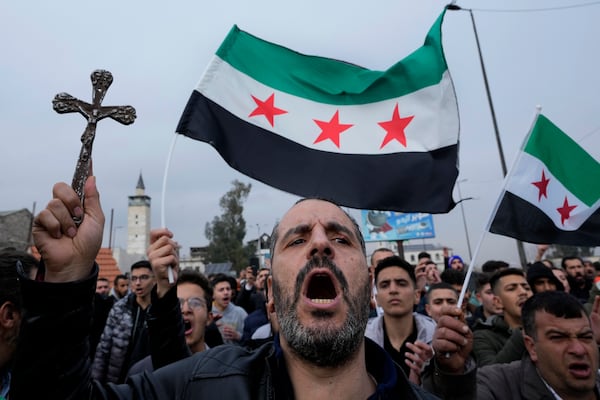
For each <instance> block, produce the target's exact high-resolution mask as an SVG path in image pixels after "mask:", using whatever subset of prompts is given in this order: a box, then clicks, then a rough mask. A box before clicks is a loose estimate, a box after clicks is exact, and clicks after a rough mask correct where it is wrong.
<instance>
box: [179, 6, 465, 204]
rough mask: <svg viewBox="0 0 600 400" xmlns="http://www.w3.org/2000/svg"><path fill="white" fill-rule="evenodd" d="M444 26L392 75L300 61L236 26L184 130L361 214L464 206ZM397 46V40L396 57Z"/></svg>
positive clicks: (232, 158)
mask: <svg viewBox="0 0 600 400" xmlns="http://www.w3.org/2000/svg"><path fill="white" fill-rule="evenodd" d="M443 17H444V13H442V14H441V15H440V16H439V18H438V19H437V21H436V22H435V24H434V25H433V26H432V27H431V29H430V31H429V33H428V34H427V37H426V39H425V44H424V45H423V46H422V47H421V48H419V49H418V50H416V51H415V52H413V53H412V54H410V55H409V56H408V57H406V58H405V59H403V60H401V61H400V62H398V63H397V64H395V65H393V66H392V67H390V68H389V69H388V70H386V71H373V70H368V69H365V68H362V67H359V66H356V65H353V64H349V63H345V62H341V61H337V60H333V59H328V58H323V57H316V56H308V55H303V54H299V53H297V52H294V51H292V50H290V49H287V48H284V47H281V46H279V45H276V44H273V43H269V42H266V41H264V40H261V39H259V38H257V37H254V36H252V35H250V34H249V33H246V32H244V31H242V30H240V29H238V27H237V26H234V27H233V28H232V29H231V31H230V32H229V34H228V36H227V37H226V38H225V40H224V41H223V43H222V44H221V46H220V47H219V49H218V50H217V52H216V55H215V56H214V59H213V60H212V61H211V63H210V65H209V66H208V68H207V70H206V71H205V73H204V75H203V76H202V78H201V80H200V83H199V84H198V86H197V88H196V89H195V90H194V91H193V93H192V95H191V97H190V99H189V101H188V103H187V106H186V108H185V110H184V112H183V115H182V116H181V119H180V121H179V125H178V127H177V132H178V133H181V134H183V135H186V136H188V137H190V138H192V139H196V140H201V141H204V142H207V143H210V144H211V145H212V146H213V147H214V148H215V149H216V150H217V151H218V152H219V154H220V155H221V156H222V157H223V159H224V160H225V161H226V162H227V163H228V164H229V165H230V166H231V167H233V168H235V169H236V170H238V171H240V172H242V173H243V174H245V175H248V176H250V177H252V178H255V179H257V180H259V181H262V182H264V183H266V184H268V185H271V186H273V187H276V188H279V189H281V190H284V191H287V192H290V193H293V194H296V195H300V196H305V197H320V198H325V199H329V200H332V201H334V202H336V203H338V204H340V205H344V206H348V207H353V208H363V209H373V210H393V211H404V212H429V213H442V212H447V211H449V210H451V209H452V208H453V207H454V205H455V203H454V201H453V199H452V189H453V186H454V183H455V180H456V177H457V175H458V164H457V163H458V161H457V153H458V131H459V120H458V107H457V103H456V96H455V93H454V87H453V84H452V81H451V79H450V74H449V72H448V68H447V65H446V60H445V57H444V53H443V50H442V37H441V36H442V34H441V26H442V21H443ZM395 40H396V39H394V38H388V41H389V44H388V46H387V48H388V49H390V48H392V45H393V43H394V41H395Z"/></svg>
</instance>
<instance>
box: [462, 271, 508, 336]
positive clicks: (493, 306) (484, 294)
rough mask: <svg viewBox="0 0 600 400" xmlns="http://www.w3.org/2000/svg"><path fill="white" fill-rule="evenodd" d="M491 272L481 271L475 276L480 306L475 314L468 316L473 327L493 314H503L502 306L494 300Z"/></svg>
mask: <svg viewBox="0 0 600 400" xmlns="http://www.w3.org/2000/svg"><path fill="white" fill-rule="evenodd" d="M491 275H492V274H491V273H485V272H481V273H478V274H477V275H476V277H475V282H476V286H475V297H476V298H477V301H478V302H479V306H477V308H475V310H474V311H473V314H472V315H471V316H470V317H469V318H467V323H468V324H469V327H470V328H471V329H473V327H474V326H475V323H476V322H477V321H479V323H484V322H485V321H487V320H488V318H490V317H491V316H493V315H497V314H502V307H499V306H498V303H497V302H495V301H494V292H493V291H492V287H491V285H490V278H491Z"/></svg>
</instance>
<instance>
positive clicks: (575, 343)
mask: <svg viewBox="0 0 600 400" xmlns="http://www.w3.org/2000/svg"><path fill="white" fill-rule="evenodd" d="M569 352H570V353H571V354H574V355H578V356H583V355H585V354H586V352H587V349H586V347H585V346H584V345H583V343H581V341H580V340H579V339H577V338H573V339H571V341H570V344H569Z"/></svg>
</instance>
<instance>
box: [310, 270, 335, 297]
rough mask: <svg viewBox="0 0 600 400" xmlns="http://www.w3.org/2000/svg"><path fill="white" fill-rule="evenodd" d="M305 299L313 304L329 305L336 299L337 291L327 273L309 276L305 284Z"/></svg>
mask: <svg viewBox="0 0 600 400" xmlns="http://www.w3.org/2000/svg"><path fill="white" fill-rule="evenodd" d="M305 293H306V297H307V298H308V299H309V300H310V301H311V302H312V303H315V304H330V303H333V302H334V300H335V299H336V298H337V295H338V290H337V289H336V284H335V282H334V278H333V276H332V275H331V273H330V272H329V271H319V272H314V273H312V274H309V276H308V280H307V283H306V292H305Z"/></svg>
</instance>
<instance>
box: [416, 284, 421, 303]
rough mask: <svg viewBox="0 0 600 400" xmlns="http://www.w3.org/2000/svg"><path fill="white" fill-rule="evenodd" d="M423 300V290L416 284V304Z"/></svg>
mask: <svg viewBox="0 0 600 400" xmlns="http://www.w3.org/2000/svg"><path fill="white" fill-rule="evenodd" d="M420 300H421V291H420V290H419V289H417V287H416V286H415V304H419V301H420Z"/></svg>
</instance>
